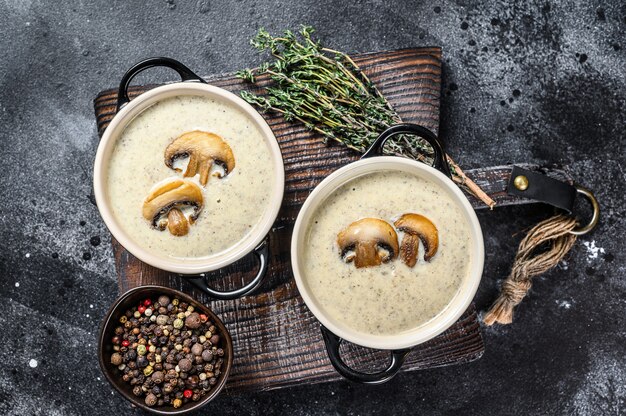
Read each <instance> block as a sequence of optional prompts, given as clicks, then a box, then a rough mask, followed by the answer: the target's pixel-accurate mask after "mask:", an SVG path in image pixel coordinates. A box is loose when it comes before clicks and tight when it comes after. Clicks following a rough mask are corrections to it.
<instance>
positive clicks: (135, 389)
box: [133, 386, 143, 396]
mask: <svg viewBox="0 0 626 416" xmlns="http://www.w3.org/2000/svg"><path fill="white" fill-rule="evenodd" d="M133 394H134V395H135V396H141V395H142V394H143V390H142V389H141V386H135V387H133Z"/></svg>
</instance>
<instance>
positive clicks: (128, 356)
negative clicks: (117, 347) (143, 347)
mask: <svg viewBox="0 0 626 416" xmlns="http://www.w3.org/2000/svg"><path fill="white" fill-rule="evenodd" d="M135 358H137V351H135V350H128V351H127V352H126V354H124V361H126V362H128V361H132V360H134V359H135Z"/></svg>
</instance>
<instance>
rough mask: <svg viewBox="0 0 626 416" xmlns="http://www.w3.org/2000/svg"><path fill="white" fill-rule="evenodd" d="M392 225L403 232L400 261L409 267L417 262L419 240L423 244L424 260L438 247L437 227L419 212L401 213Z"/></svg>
mask: <svg viewBox="0 0 626 416" xmlns="http://www.w3.org/2000/svg"><path fill="white" fill-rule="evenodd" d="M394 225H395V226H396V228H397V229H398V230H400V231H402V232H404V237H403V238H402V243H401V244H400V255H401V257H402V261H403V262H404V263H405V264H406V265H407V266H409V267H413V266H415V263H417V254H418V250H419V240H422V244H424V249H425V250H426V253H424V260H426V261H430V259H432V258H433V256H434V255H435V254H436V253H437V249H438V248H439V233H438V231H437V227H435V224H433V223H432V222H431V221H430V220H429V219H428V218H426V217H425V216H423V215H420V214H413V213H408V214H404V215H402V216H401V217H400V218H399V219H398V220H397V221H396V222H395V223H394Z"/></svg>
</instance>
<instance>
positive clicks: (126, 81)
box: [117, 57, 206, 111]
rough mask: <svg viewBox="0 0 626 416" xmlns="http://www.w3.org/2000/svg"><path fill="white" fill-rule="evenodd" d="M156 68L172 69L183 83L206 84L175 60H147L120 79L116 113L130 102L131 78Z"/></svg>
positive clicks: (160, 58)
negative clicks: (129, 88)
mask: <svg viewBox="0 0 626 416" xmlns="http://www.w3.org/2000/svg"><path fill="white" fill-rule="evenodd" d="M156 66H165V67H167V68H172V69H173V70H174V71H176V72H178V75H180V78H181V79H182V80H183V81H193V82H202V83H203V84H206V81H204V80H203V79H202V78H200V77H199V76H198V75H196V74H195V73H193V71H192V70H191V69H189V68H187V67H186V66H185V65H183V64H181V63H180V62H178V61H177V60H175V59H172V58H163V57H157V58H148V59H146V60H143V61H141V62H139V63H137V64H135V65H134V66H133V67H132V68H131V69H129V70H128V71H126V73H125V74H124V76H123V77H122V81H121V82H120V88H119V90H118V93H117V111H120V109H121V108H122V107H124V106H125V105H126V104H128V102H129V101H130V98H128V87H129V86H130V83H131V81H132V80H133V78H135V76H137V74H139V73H140V72H142V71H144V70H146V69H148V68H154V67H156Z"/></svg>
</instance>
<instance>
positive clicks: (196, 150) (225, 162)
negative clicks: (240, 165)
mask: <svg viewBox="0 0 626 416" xmlns="http://www.w3.org/2000/svg"><path fill="white" fill-rule="evenodd" d="M182 157H189V163H188V164H187V169H186V170H185V172H184V173H183V176H184V177H194V176H196V174H198V173H199V174H200V183H201V184H202V185H203V186H204V185H206V184H207V182H208V181H209V172H210V171H211V167H212V166H213V163H217V164H219V165H221V166H222V167H223V168H224V175H222V174H221V173H216V176H217V177H219V178H221V177H222V176H226V175H228V174H229V173H230V172H232V171H233V169H235V156H234V155H233V151H232V149H231V148H230V146H229V145H228V143H226V142H225V141H224V140H223V139H222V138H221V137H220V136H218V135H217V134H213V133H208V132H205V131H200V130H194V131H190V132H187V133H184V134H182V135H181V136H179V137H177V138H176V139H175V140H174V141H173V142H172V143H170V145H169V146H167V148H166V149H165V164H166V165H167V166H168V167H169V168H171V169H174V170H176V171H177V172H180V171H181V170H182V169H178V168H175V167H174V161H175V160H176V159H179V158H182Z"/></svg>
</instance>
